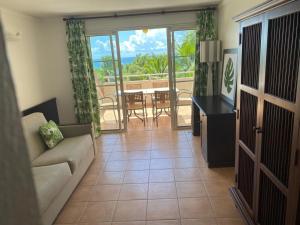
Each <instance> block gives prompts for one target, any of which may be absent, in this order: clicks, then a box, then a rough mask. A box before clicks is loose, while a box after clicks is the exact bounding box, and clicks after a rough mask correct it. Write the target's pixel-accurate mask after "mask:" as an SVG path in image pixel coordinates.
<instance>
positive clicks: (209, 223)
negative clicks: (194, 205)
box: [181, 218, 218, 225]
mask: <svg viewBox="0 0 300 225" xmlns="http://www.w3.org/2000/svg"><path fill="white" fill-rule="evenodd" d="M181 225H218V224H217V222H216V220H215V218H202V219H185V220H181Z"/></svg>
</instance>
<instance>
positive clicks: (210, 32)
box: [193, 10, 218, 96]
mask: <svg viewBox="0 0 300 225" xmlns="http://www.w3.org/2000/svg"><path fill="white" fill-rule="evenodd" d="M215 13H216V12H215V10H205V11H201V12H199V13H198V14H197V31H196V56H195V79H194V90H193V95H194V96H205V95H207V90H206V86H207V73H208V65H207V63H200V55H199V54H200V41H211V40H216V38H217V31H216V30H217V27H216V21H215V20H216V16H215ZM212 72H213V89H214V90H213V93H214V94H215V93H217V82H218V79H217V77H218V74H217V63H213V69H212Z"/></svg>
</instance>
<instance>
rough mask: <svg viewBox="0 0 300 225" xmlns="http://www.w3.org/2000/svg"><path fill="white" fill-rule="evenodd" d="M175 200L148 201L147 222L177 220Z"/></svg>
mask: <svg viewBox="0 0 300 225" xmlns="http://www.w3.org/2000/svg"><path fill="white" fill-rule="evenodd" d="M179 217H180V216H179V209H178V201H177V199H158V200H148V207H147V220H164V219H169V220H170V219H178V218H179Z"/></svg>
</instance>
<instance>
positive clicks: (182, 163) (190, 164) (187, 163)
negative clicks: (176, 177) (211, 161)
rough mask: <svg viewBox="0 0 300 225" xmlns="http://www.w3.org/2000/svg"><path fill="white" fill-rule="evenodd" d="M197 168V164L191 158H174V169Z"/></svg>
mask: <svg viewBox="0 0 300 225" xmlns="http://www.w3.org/2000/svg"><path fill="white" fill-rule="evenodd" d="M195 167H199V165H198V162H197V161H196V160H195V159H193V158H176V159H175V168H179V169H180V168H195Z"/></svg>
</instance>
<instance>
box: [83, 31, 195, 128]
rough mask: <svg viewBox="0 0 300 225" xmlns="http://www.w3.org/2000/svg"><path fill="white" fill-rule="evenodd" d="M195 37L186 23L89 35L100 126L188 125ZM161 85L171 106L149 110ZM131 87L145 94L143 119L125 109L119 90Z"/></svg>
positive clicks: (175, 126) (123, 91)
mask: <svg viewBox="0 0 300 225" xmlns="http://www.w3.org/2000/svg"><path fill="white" fill-rule="evenodd" d="M195 37H196V32H195V30H193V29H188V28H185V29H166V28H158V29H143V30H131V31H119V32H115V33H111V34H105V35H93V36H90V37H89V41H90V46H91V52H92V59H93V67H94V74H95V79H96V84H97V91H98V99H99V106H100V121H101V129H102V130H104V131H106V130H107V131H109V130H127V128H128V129H130V130H136V129H149V128H156V127H165V128H166V127H170V128H171V127H172V128H173V129H176V128H186V127H190V126H191V105H192V101H191V97H192V89H193V81H194V67H195V63H194V61H195V42H196V41H195V39H196V38H195ZM123 75H124V82H123ZM163 90H164V91H169V93H170V100H171V104H170V109H169V108H166V109H163V110H161V112H160V114H159V115H156V114H155V115H154V112H155V110H154V104H153V96H154V92H155V91H163ZM134 91H136V92H138V91H139V92H143V93H144V95H145V100H146V101H145V111H146V118H144V119H145V120H146V123H143V122H141V121H140V118H139V117H135V114H132V112H127V111H126V107H125V98H124V93H125V92H126V93H127V92H134ZM129 113H131V114H130V115H131V117H130V118H129V117H128V115H129ZM127 114H128V115H127ZM158 116H159V117H158ZM156 118H158V119H157V120H156Z"/></svg>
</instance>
